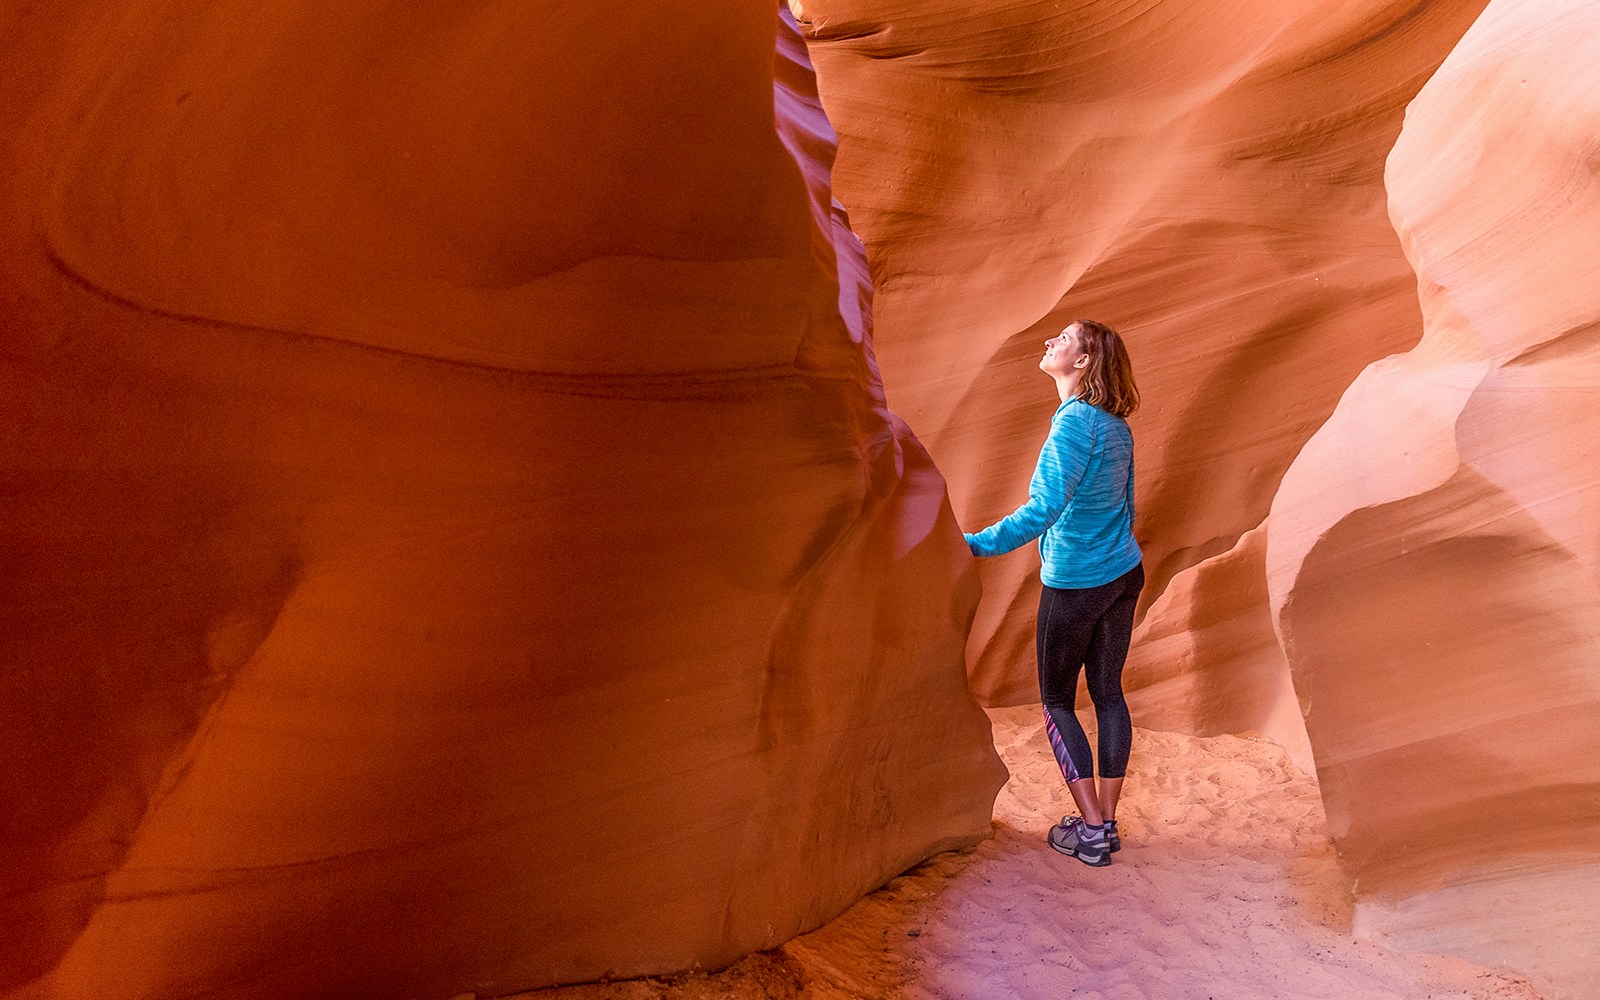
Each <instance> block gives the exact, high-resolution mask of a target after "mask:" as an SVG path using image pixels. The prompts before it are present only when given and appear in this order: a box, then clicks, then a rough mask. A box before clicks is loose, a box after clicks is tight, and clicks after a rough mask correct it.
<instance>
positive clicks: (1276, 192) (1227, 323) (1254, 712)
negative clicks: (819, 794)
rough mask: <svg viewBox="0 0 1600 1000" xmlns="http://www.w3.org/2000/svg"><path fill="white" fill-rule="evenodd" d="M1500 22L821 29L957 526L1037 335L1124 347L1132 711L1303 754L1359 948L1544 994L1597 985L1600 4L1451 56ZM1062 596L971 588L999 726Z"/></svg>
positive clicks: (1019, 561)
mask: <svg viewBox="0 0 1600 1000" xmlns="http://www.w3.org/2000/svg"><path fill="white" fill-rule="evenodd" d="M1485 6H1486V5H1485V4H1484V3H1481V2H1474V3H1459V4H1457V3H1452V4H1390V3H1383V2H1348V3H1338V4H1311V3H1288V4H1272V5H1266V4H1258V5H1240V4H1226V3H1215V2H1213V3H1184V2H1159V0H1151V2H1142V3H1134V4H1127V3H1111V2H1106V3H1095V2H1089V3H1081V4H1046V3H1027V2H1012V3H999V4H984V5H981V7H980V5H977V4H973V3H970V2H961V0H949V2H942V3H937V4H931V5H930V4H926V3H917V4H912V3H908V2H900V3H896V2H890V3H887V4H881V3H880V4H865V3H860V2H857V0H812V2H808V3H806V4H805V8H804V18H803V20H804V23H805V24H806V25H807V27H808V31H809V32H810V33H811V34H812V35H813V36H814V43H813V51H814V53H815V56H816V60H817V64H818V67H819V75H820V79H821V83H822V90H823V97H824V101H825V104H826V106H827V107H828V110H829V113H830V116H831V117H832V119H833V121H834V123H835V125H836V126H837V127H838V128H839V130H840V134H841V148H840V155H839V163H838V167H837V169H836V172H835V181H836V185H837V187H838V190H839V192H840V197H841V199H842V200H844V201H845V203H846V204H848V205H849V206H850V209H851V212H852V217H853V219H854V221H855V225H856V228H857V230H858V231H859V232H861V233H862V234H863V238H864V239H865V241H866V245H867V250H868V259H869V262H870V264H871V267H872V271H873V275H874V279H875V283H876V285H877V289H878V297H877V319H878V334H877V337H876V346H877V350H878V352H879V357H880V358H881V360H882V364H883V371H884V373H885V379H886V383H887V385H888V392H889V398H890V401H891V402H892V403H893V404H894V405H895V407H896V409H897V411H898V412H901V413H903V414H905V415H906V417H907V419H908V421H909V422H910V423H911V424H912V426H913V427H914V428H915V429H916V430H917V432H918V434H919V435H920V436H921V437H922V438H923V439H924V440H926V441H927V442H928V444H929V448H930V450H931V451H932V453H933V454H934V456H935V458H936V460H937V461H938V462H939V465H940V468H941V470H942V471H943V472H944V473H945V475H946V476H947V477H948V478H949V479H950V482H951V495H952V497H953V499H954V502H955V506H956V510H957V513H958V515H959V516H960V519H961V520H962V523H963V525H964V526H966V527H969V528H975V527H978V526H981V525H982V524H985V523H987V522H988V521H990V520H992V519H993V518H995V517H998V516H1000V515H1002V514H1004V513H1006V512H1007V511H1009V510H1010V509H1011V508H1012V507H1013V506H1014V505H1015V504H1016V503H1018V502H1020V501H1021V500H1022V499H1023V496H1024V492H1023V491H1024V490H1025V487H1026V483H1027V479H1028V474H1029V472H1030V471H1031V468H1032V465H1033V462H1034V460H1035V458H1036V455H1037V449H1038V445H1039V443H1040V441H1041V440H1042V439H1043V436H1044V433H1045V429H1046V426H1047V420H1048V414H1049V412H1050V410H1051V408H1052V407H1053V406H1054V402H1055V401H1054V397H1053V392H1052V386H1051V385H1050V383H1049V382H1048V380H1047V379H1045V378H1043V377H1042V376H1041V375H1040V374H1039V373H1038V372H1037V371H1036V370H1035V365H1036V363H1037V359H1038V356H1039V353H1040V351H1041V349H1042V341H1043V340H1044V339H1045V338H1046V336H1048V335H1049V334H1050V333H1052V332H1053V331H1055V330H1056V329H1059V327H1060V326H1061V325H1063V324H1064V323H1065V322H1066V321H1068V320H1070V319H1072V318H1075V317H1078V316H1088V317H1093V318H1097V319H1102V320H1105V321H1107V322H1110V323H1112V324H1113V325H1114V326H1117V327H1119V328H1120V329H1122V330H1123V331H1124V333H1125V334H1126V335H1127V337H1128V340H1129V342H1130V346H1131V349H1132V352H1133V355H1134V361H1135V364H1136V367H1137V370H1138V373H1139V381H1140V384H1141V387H1142V388H1143V389H1144V392H1145V398H1146V406H1145V408H1144V409H1143V410H1142V411H1141V412H1140V413H1139V414H1138V415H1137V416H1136V417H1135V418H1134V421H1133V423H1134V430H1135V435H1136V438H1137V441H1138V461H1139V465H1140V475H1139V482H1138V486H1139V493H1140V505H1139V506H1140V517H1139V525H1138V531H1139V534H1140V537H1141V539H1142V541H1143V542H1144V543H1145V547H1146V553H1147V561H1146V565H1147V570H1149V572H1150V577H1151V581H1152V582H1151V585H1150V586H1149V588H1148V589H1147V592H1146V595H1145V600H1144V607H1143V609H1142V610H1143V611H1144V614H1145V616H1144V618H1143V621H1142V624H1141V627H1140V631H1139V633H1138V634H1137V635H1136V637H1135V647H1134V653H1133V656H1132V657H1131V659H1130V662H1129V665H1128V671H1127V680H1128V684H1129V686H1130V688H1131V689H1132V690H1131V700H1132V701H1133V703H1134V710H1135V719H1136V720H1137V721H1138V722H1139V724H1141V725H1148V726H1152V727H1156V728H1174V729H1181V730H1185V731H1189V732H1199V733H1214V732H1230V731H1231V732H1239V731H1251V730H1254V731H1259V732H1265V733H1268V734H1269V735H1272V736H1274V737H1276V738H1277V739H1279V740H1281V741H1283V742H1284V743H1285V744H1286V745H1287V746H1289V747H1290V748H1291V750H1292V752H1293V753H1294V755H1295V757H1296V759H1297V760H1299V761H1301V762H1302V763H1306V764H1309V763H1310V762H1311V761H1312V760H1313V758H1314V761H1315V766H1316V767H1317V768H1318V770H1319V772H1320V774H1321V775H1322V777H1323V788H1324V790H1325V792H1326V794H1327V795H1328V798H1329V801H1328V806H1329V814H1330V818H1331V820H1332V822H1333V831H1332V832H1333V834H1334V836H1335V837H1336V839H1337V842H1338V843H1339V845H1340V848H1341V851H1342V852H1343V854H1344V856H1345V858H1346V859H1347V861H1348V862H1349V864H1350V866H1351V869H1352V871H1353V873H1354V874H1355V875H1356V877H1357V889H1358V891H1359V893H1360V894H1361V900H1362V902H1361V906H1360V911H1359V913H1360V916H1359V918H1358V926H1359V927H1360V929H1362V930H1363V931H1364V932H1368V933H1373V934H1379V935H1384V936H1387V937H1389V938H1390V939H1392V940H1394V941H1397V942H1399V943H1401V944H1403V945H1405V946H1408V947H1419V948H1426V949H1437V950H1445V951H1454V952H1458V953H1461V954H1464V955H1467V956H1468V957H1471V958H1475V959H1477V960H1479V961H1487V962H1501V961H1504V962H1507V963H1509V964H1511V965H1513V966H1514V967H1516V968H1519V969H1521V970H1524V971H1528V972H1532V973H1535V974H1538V975H1541V976H1548V977H1553V978H1552V982H1554V983H1555V984H1556V989H1557V990H1558V991H1560V990H1562V989H1569V990H1570V989H1572V988H1573V986H1574V984H1580V983H1593V982H1594V981H1597V980H1600V975H1597V974H1596V973H1595V972H1594V968H1593V967H1594V963H1595V962H1596V958H1595V955H1596V951H1595V948H1594V946H1593V944H1592V943H1591V942H1590V941H1589V940H1588V938H1592V936H1593V935H1592V928H1593V927H1595V926H1597V925H1600V914H1597V913H1596V909H1595V904H1593V903H1592V902H1589V901H1590V900H1593V899H1596V898H1600V890H1597V889H1596V886H1597V885H1600V878H1597V877H1596V874H1595V869H1594V868H1593V867H1591V866H1592V865H1593V863H1594V862H1595V850H1594V845H1596V844H1600V794H1597V769H1600V753H1597V752H1596V751H1597V750H1600V745H1597V741H1600V726H1596V725H1595V724H1594V722H1593V719H1594V717H1595V711H1594V709H1595V701H1596V698H1597V695H1596V692H1597V691H1600V678H1597V675H1596V674H1595V672H1594V671H1595V667H1594V664H1595V663H1596V662H1597V656H1596V652H1597V648H1596V646H1597V642H1600V593H1597V582H1600V563H1597V560H1600V551H1597V548H1600V542H1597V536H1596V534H1595V532H1594V527H1593V526H1594V525H1595V524H1596V523H1597V522H1600V517H1597V515H1600V510H1597V509H1596V508H1597V505H1600V494H1597V490H1596V487H1595V482H1596V479H1597V476H1596V472H1597V464H1596V463H1597V461H1600V459H1597V458H1596V454H1597V453H1596V450H1595V446H1592V445H1590V444H1589V442H1590V441H1592V440H1595V439H1596V438H1597V435H1596V434H1595V432H1594V428H1592V427H1591V426H1590V425H1591V424H1592V423H1594V421H1595V419H1596V418H1595V415H1594V414H1595V412H1596V411H1595V408H1594V405H1593V403H1594V399H1595V388H1596V380H1597V377H1600V374H1597V373H1600V362H1597V361H1596V358H1600V353H1597V351H1600V346H1597V345H1600V333H1597V330H1600V322H1597V321H1600V315H1597V312H1600V298H1597V292H1596V289H1597V288H1600V283H1597V281H1596V280H1595V261H1597V260H1600V246H1597V243H1596V241H1597V240H1600V225H1597V222H1600V220H1597V219H1596V217H1595V211H1594V209H1595V198H1596V194H1595V185H1594V183H1593V182H1594V177H1595V170H1594V162H1593V161H1594V154H1593V136H1594V135H1596V134H1597V133H1600V127H1597V126H1600V122H1597V121H1596V118H1595V115H1596V105H1595V98H1594V96H1593V95H1594V94H1596V93H1600V87H1597V86H1596V84H1597V81H1596V79H1595V70H1594V67H1595V66H1596V65H1600V58H1597V55H1596V52H1595V50H1594V39H1595V35H1596V31H1597V26H1596V22H1595V19H1594V16H1593V10H1592V5H1583V4H1577V3H1565V2H1557V3H1549V4H1542V3H1536V2H1532V0H1527V2H1523V3H1501V2H1499V0H1497V2H1496V3H1494V4H1493V5H1492V6H1490V7H1489V8H1488V12H1487V13H1486V14H1485V15H1484V17H1483V18H1482V20H1481V22H1479V23H1478V24H1477V26H1476V27H1474V28H1473V30H1472V33H1471V34H1470V35H1467V36H1466V39H1465V41H1463V40H1462V39H1463V36H1464V35H1466V33H1467V30H1468V28H1469V27H1471V26H1473V24H1474V20H1475V18H1477V16H1478V15H1479V14H1480V13H1482V12H1483V11H1484V8H1485ZM1246 8H1248V9H1246ZM1586 8H1588V9H1586ZM1458 42H1460V43H1461V47H1460V49H1459V50H1457V51H1455V52H1454V54H1453V55H1450V54H1451V53H1452V50H1454V49H1455V47H1456V45H1457V43H1458ZM1447 55H1450V59H1449V61H1448V62H1447V63H1446V64H1445V69H1444V71H1442V72H1440V73H1439V75H1438V76H1437V77H1434V78H1433V80H1432V82H1431V83H1429V84H1428V87H1427V90H1426V91H1423V92H1422V94H1421V97H1420V98H1418V99H1417V101H1416V103H1415V104H1414V105H1413V106H1412V107H1411V110H1410V112H1409V120H1408V121H1407V123H1406V127H1405V133H1404V135H1403V136H1402V135H1401V125H1402V120H1403V117H1404V115H1405V109H1406V107H1407V104H1408V102H1410V101H1411V100H1412V98H1413V97H1414V96H1416V95H1417V94H1418V92H1419V90H1421V88H1422V87H1423V84H1424V82H1425V81H1428V80H1429V77H1430V75H1431V74H1432V73H1433V71H1434V70H1435V68H1436V67H1438V66H1439V65H1440V63H1441V62H1443V61H1444V60H1445V59H1446V56H1447ZM1397 139H1398V140H1399V145H1398V147H1395V146H1394V144H1395V142H1396V140H1397ZM1391 148H1394V154H1393V157H1392V158H1391V159H1390V160H1389V161H1388V169H1387V174H1385V167H1384V164H1385V158H1386V157H1388V156H1389V152H1390V149H1391ZM1397 232H1398V239H1397V235H1396V234H1397ZM1419 290H1420V303H1419V294H1418V292H1419ZM1419 304H1420V308H1419ZM1424 319H1425V320H1426V325H1424ZM1419 341H1420V343H1419ZM1413 347H1415V350H1411V351H1410V353H1406V354H1401V355H1399V356H1397V357H1392V358H1388V359H1387V360H1381V361H1380V360H1378V359H1382V358H1384V356H1385V355H1389V354H1392V353H1393V352H1396V351H1403V350H1408V349H1410V348H1413ZM1369 365H1370V367H1368V366H1369ZM1363 369H1365V370H1364V371H1363ZM1358 376H1359V377H1358ZM1352 383H1354V384H1352ZM1341 397H1342V401H1341ZM1336 407H1337V410H1336ZM1330 416H1331V419H1330ZM1324 421H1327V426H1326V427H1325V428H1324V429H1323V430H1322V431H1321V432H1320V433H1318V431H1317V429H1318V427H1319V426H1321V425H1322V424H1323V423H1324ZM1313 435H1315V436H1313ZM1291 465H1292V468H1293V471H1292V472H1289V471H1288V470H1290V468H1291ZM1269 513H1270V516H1269ZM1036 567H1037V557H1036V556H1035V555H1033V554H1031V553H1021V554H1018V555H1016V556H1012V557H1006V558H1003V559H999V560H989V561H985V562H983V563H982V564H981V574H982V580H983V584H984V598H983V602H982V604H981V605H980V607H979V611H978V616H977V619H976V625H975V628H974V632H973V635H972V639H971V641H970V643H969V649H968V652H969V670H970V671H971V674H972V678H973V683H974V686H975V688H976V689H977V690H979V691H980V693H981V694H982V696H983V697H984V698H985V699H986V700H987V701H989V702H991V703H997V704H1004V703H1013V702H1021V701H1025V700H1032V699H1034V698H1036V697H1037V695H1036V692H1035V691H1034V688H1033V684H1034V679H1033V673H1032V671H1033V668H1032V651H1031V644H1032V625H1033V611H1034V607H1035V602H1036V600H1037V586H1038V585H1037V582H1036V576H1035V574H1036ZM1291 667H1292V678H1291V676H1290V673H1289V670H1290V668H1291ZM1302 711H1303V712H1304V713H1305V720H1306V724H1308V725H1309V733H1307V731H1306V728H1305V725H1303V724H1302V720H1301V714H1302ZM1502 819H1505V820H1514V821H1516V822H1514V823H1513V829H1512V830H1511V832H1510V833H1509V834H1505V833H1504V831H1503V830H1502V829H1497V824H1498V823H1499V822H1500V821H1501V820H1502ZM1524 821H1525V822H1524ZM1507 836H1508V837H1509V842H1508V841H1507V840H1506V839H1504V838H1505V837H1507ZM1563 879H1565V880H1566V882H1565V888H1563V887H1562V886H1563V881H1562V880H1563ZM1541 908H1542V909H1541ZM1584 935H1587V936H1588V938H1585V937H1584ZM1558 956H1559V957H1558Z"/></svg>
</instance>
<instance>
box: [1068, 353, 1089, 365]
mask: <svg viewBox="0 0 1600 1000" xmlns="http://www.w3.org/2000/svg"><path fill="white" fill-rule="evenodd" d="M1088 364H1089V355H1087V354H1080V355H1078V360H1076V361H1074V362H1073V363H1072V367H1074V368H1083V367H1086V366H1087V365H1088Z"/></svg>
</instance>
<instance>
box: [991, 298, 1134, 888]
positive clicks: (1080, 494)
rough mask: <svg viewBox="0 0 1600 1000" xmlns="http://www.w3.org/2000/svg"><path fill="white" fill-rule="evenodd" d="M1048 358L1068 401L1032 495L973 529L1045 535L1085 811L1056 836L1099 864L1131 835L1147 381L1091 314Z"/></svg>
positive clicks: (1055, 700) (1048, 721)
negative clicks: (1130, 661)
mask: <svg viewBox="0 0 1600 1000" xmlns="http://www.w3.org/2000/svg"><path fill="white" fill-rule="evenodd" d="M1039 368H1040V370H1041V371H1043V372H1044V373H1045V374H1047V375H1049V376H1050V377H1051V378H1053V379H1055V382H1056V390H1057V392H1058V393H1059V394H1060V396H1061V406H1060V407H1059V408H1057V410H1056V412H1055V416H1054V417H1052V418H1051V420H1050V436H1049V437H1048V438H1047V439H1046V440H1045V443H1044V450H1043V451H1042V452H1040V454H1039V465H1038V467H1037V468H1036V469H1035V470H1034V473H1033V480H1032V482H1031V483H1029V485H1028V502H1027V503H1025V504H1023V505H1022V506H1021V507H1018V508H1017V509H1016V511H1014V512H1013V513H1012V514H1011V515H1010V516H1008V517H1006V518H1004V519H1003V520H1001V521H999V522H997V523H995V524H993V525H991V526H990V527H988V528H985V529H984V530H982V531H980V532H978V533H977V534H973V535H967V536H966V538H967V546H968V547H969V548H970V549H971V550H972V553H973V555H978V556H996V555H1000V554H1001V553H1004V552H1010V551H1011V550H1012V549H1015V548H1017V547H1018V546H1021V545H1023V544H1026V543H1027V542H1030V541H1032V540H1033V539H1035V538H1038V539H1039V553H1040V555H1041V557H1042V558H1043V562H1044V565H1043V566H1042V567H1041V569H1040V572H1039V578H1040V579H1041V580H1042V581H1043V583H1044V592H1043V593H1042V594H1041V595H1040V596H1039V619H1038V622H1037V624H1036V626H1035V636H1036V647H1035V648H1036V652H1037V655H1038V662H1039V698H1040V700H1041V701H1042V702H1043V703H1044V714H1045V729H1046V731H1047V732H1048V733H1049V735H1050V746H1051V748H1052V749H1053V750H1054V751H1055V755H1056V762H1057V763H1059V764H1060V765H1061V774H1062V776H1063V777H1065V778H1066V780H1067V788H1068V789H1070V790H1071V792H1072V800H1073V802H1075V803H1077V806H1078V814H1079V815H1077V816H1064V817H1062V819H1061V823H1060V824H1059V825H1057V826H1055V827H1053V828H1051V830H1050V835H1049V840H1050V846H1051V847H1053V848H1055V849H1056V850H1058V851H1060V852H1061V853H1062V854H1067V855H1070V856H1072V857H1075V858H1077V859H1078V860H1079V861H1082V862H1083V863H1084V864H1087V865H1094V866H1095V867H1097V868H1098V867H1100V866H1102V865H1109V864H1110V863H1111V854H1112V852H1113V851H1117V850H1120V849H1121V847H1122V844H1121V841H1120V838H1119V837H1118V836H1117V818H1116V817H1117V799H1118V797H1119V796H1120V795H1121V794H1122V778H1123V775H1124V774H1125V773H1126V772H1127V767H1128V751H1129V748H1130V746H1131V744H1132V739H1133V723H1132V721H1131V720H1130V719H1129V717H1128V703H1127V701H1126V700H1125V699H1124V698H1123V695H1122V664H1123V662H1124V661H1125V660H1126V659H1127V657H1128V642H1129V640H1130V638H1131V637H1132V635H1133V609H1134V605H1135V604H1136V603H1137V602H1138V599H1139V591H1140V590H1141V589H1142V588H1143V587H1144V569H1143V567H1142V566H1141V565H1140V559H1141V553H1140V551H1139V543H1138V542H1136V541H1134V538H1133V435H1132V434H1131V433H1130V432H1129V430H1128V422H1127V420H1126V419H1125V418H1126V417H1127V416H1128V415H1129V414H1130V413H1132V412H1133V411H1134V410H1135V409H1136V408H1137V407H1138V405H1139V390H1138V388H1137V387H1135V385H1134V382H1133V364H1132V362H1130V361H1129V359H1128V349H1127V348H1126V347H1124V346H1123V343H1122V338H1121V337H1118V336H1117V333H1116V331H1115V330H1112V329H1111V328H1110V327H1108V326H1105V325H1103V324H1100V323H1095V322H1092V321H1089V320H1079V321H1077V322H1075V323H1073V324H1071V325H1070V326H1068V327H1067V328H1066V329H1065V330H1062V331H1061V333H1060V335H1058V336H1056V337H1054V338H1052V339H1051V340H1047V341H1045V352H1044V358H1043V359H1042V360H1041V361H1040V362H1039ZM1080 667H1081V668H1084V669H1085V670H1086V671H1087V673H1088V684H1089V697H1090V699H1091V700H1093V702H1094V711H1095V717H1096V718H1097V719H1098V720H1099V728H1100V734H1099V744H1100V784H1099V787H1098V789H1097V788H1096V786H1095V779H1094V766H1093V758H1092V756H1091V754H1090V752H1089V739H1088V737H1087V736H1086V735H1085V734H1084V731H1083V726H1081V725H1079V723H1078V718H1077V716H1076V715H1074V714H1073V709H1074V707H1075V706H1074V702H1075V701H1076V697H1077V689H1078V670H1079V668H1080Z"/></svg>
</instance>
